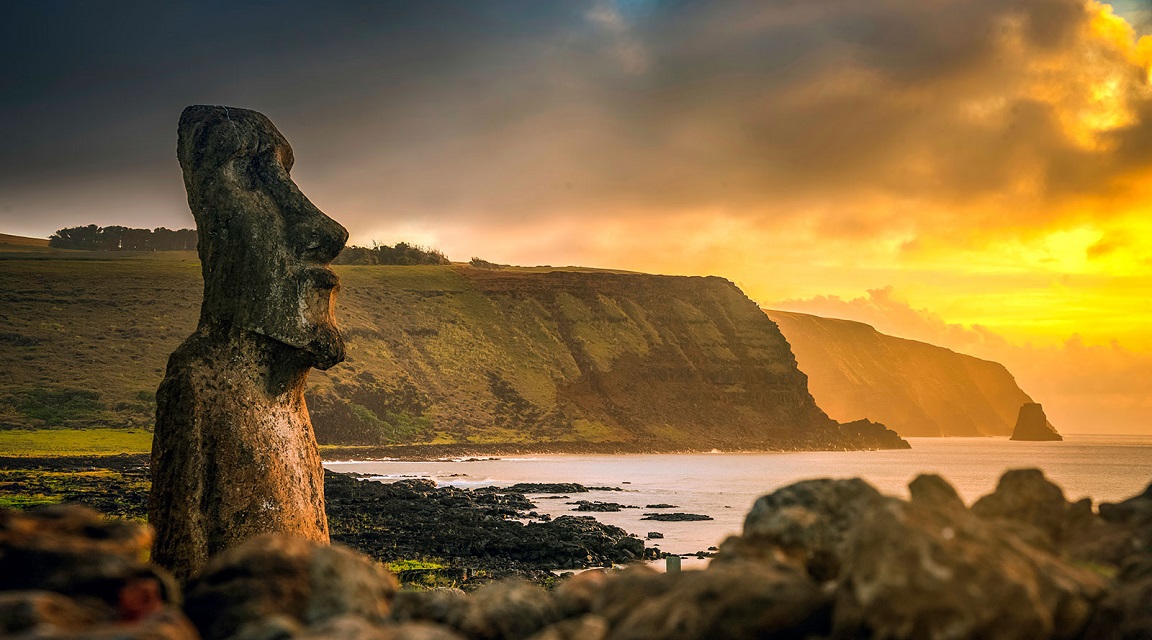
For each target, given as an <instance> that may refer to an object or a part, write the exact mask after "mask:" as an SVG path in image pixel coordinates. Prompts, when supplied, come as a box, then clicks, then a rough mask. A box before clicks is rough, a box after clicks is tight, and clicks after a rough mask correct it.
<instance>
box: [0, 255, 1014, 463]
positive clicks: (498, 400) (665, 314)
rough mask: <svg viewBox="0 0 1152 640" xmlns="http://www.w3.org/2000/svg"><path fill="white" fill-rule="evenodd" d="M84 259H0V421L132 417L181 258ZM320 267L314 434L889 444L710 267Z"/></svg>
mask: <svg viewBox="0 0 1152 640" xmlns="http://www.w3.org/2000/svg"><path fill="white" fill-rule="evenodd" d="M85 255H87V254H85ZM101 258H102V259H85V260H65V259H55V258H48V257H45V258H42V259H35V260H32V259H28V260H25V259H11V258H10V259H0V302H2V303H3V304H2V305H0V308H2V310H3V311H2V312H0V316H2V318H0V319H4V320H5V321H6V322H7V328H6V329H5V330H3V331H0V369H2V370H5V371H16V372H19V374H18V375H14V376H9V377H8V378H0V428H37V427H109V426H121V427H129V426H134V427H147V426H150V425H151V424H152V422H153V420H154V418H155V410H156V405H155V395H154V392H155V390H156V387H157V385H158V384H159V383H160V379H161V378H162V376H163V372H164V363H165V361H166V359H167V357H168V354H169V353H170V352H171V351H172V350H173V349H174V348H175V347H176V346H177V345H178V344H179V343H180V340H181V339H182V338H183V337H184V336H186V335H187V334H188V333H189V332H190V331H192V330H193V328H195V326H196V318H197V312H198V310H199V303H200V296H201V291H202V284H201V281H200V276H199V265H198V263H197V262H195V261H194V258H195V256H194V255H193V254H185V255H172V256H168V255H164V256H156V255H153V256H139V257H136V258H131V259H108V257H105V256H101ZM336 271H337V273H338V274H339V275H340V277H341V280H342V283H343V289H342V290H341V292H340V293H339V294H338V296H337V307H336V313H337V318H338V322H339V324H340V326H341V327H342V329H343V333H344V336H345V340H346V342H347V353H348V358H347V361H346V362H345V363H343V364H341V365H340V366H337V367H334V368H333V369H331V370H330V371H328V372H323V373H321V372H313V373H312V374H311V375H310V377H309V385H308V393H307V398H308V407H309V410H310V412H311V414H312V422H313V425H314V427H315V429H316V433H317V436H318V438H319V439H320V441H321V442H322V443H332V444H392V443H436V444H447V443H471V444H483V443H492V444H502V443H522V444H524V445H527V446H525V447H524V448H525V449H529V448H531V447H532V445H537V444H540V443H545V444H547V443H558V444H561V445H563V444H564V443H574V444H577V445H578V444H579V443H605V446H606V447H607V448H613V447H616V445H619V447H618V448H620V449H651V450H675V449H684V448H694V449H710V448H713V447H715V448H721V449H733V448H747V449H752V448H810V449H811V448H872V447H877V446H899V445H900V441H899V440H898V439H896V438H895V435H894V434H892V433H891V432H887V433H885V432H884V431H883V430H882V429H880V430H878V429H876V428H875V427H873V426H868V425H863V426H861V425H857V426H855V427H849V428H844V429H841V428H840V427H839V426H838V425H837V424H836V423H835V422H834V421H833V420H831V419H830V418H828V417H827V416H826V415H825V414H824V412H823V411H821V410H820V408H818V407H817V404H816V402H815V401H814V400H813V399H812V396H811V395H809V393H808V389H807V381H806V377H805V375H804V374H803V373H801V372H800V371H799V370H798V369H797V367H796V363H795V359H794V358H793V356H792V352H791V350H790V348H789V346H788V343H787V342H786V341H785V340H784V338H783V336H782V335H781V334H780V332H779V330H778V329H777V327H776V326H775V325H774V324H773V323H772V322H771V321H770V320H768V318H767V316H765V315H764V314H763V313H762V312H761V311H760V310H759V309H758V308H757V307H756V305H755V303H753V302H752V301H751V300H749V299H748V298H746V297H745V296H744V294H743V293H741V292H740V291H739V290H738V289H737V288H736V287H735V286H734V285H732V284H731V283H729V282H727V281H725V280H722V279H719V278H686V277H662V276H649V275H641V274H623V273H612V272H605V271H591V270H578V269H566V270H563V271H556V270H550V269H547V270H546V269H506V270H499V271H488V270H477V269H471V268H467V267H460V266H454V267H449V266H429V267H384V266H363V267H356V266H347V267H337V268H336ZM1017 406H1018V405H1017ZM558 448H560V447H558Z"/></svg>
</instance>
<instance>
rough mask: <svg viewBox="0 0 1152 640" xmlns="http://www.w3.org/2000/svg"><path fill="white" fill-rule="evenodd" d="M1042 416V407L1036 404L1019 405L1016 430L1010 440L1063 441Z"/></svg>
mask: <svg viewBox="0 0 1152 640" xmlns="http://www.w3.org/2000/svg"><path fill="white" fill-rule="evenodd" d="M1063 439H1064V438H1063V437H1062V436H1061V435H1060V434H1059V433H1056V429H1055V428H1054V427H1053V426H1052V423H1051V422H1048V416H1046V415H1044V407H1042V406H1040V403H1038V402H1025V403H1024V404H1022V405H1020V415H1019V416H1018V417H1017V418H1016V428H1015V429H1013V430H1012V437H1011V438H1010V440H1033V441H1045V440H1063Z"/></svg>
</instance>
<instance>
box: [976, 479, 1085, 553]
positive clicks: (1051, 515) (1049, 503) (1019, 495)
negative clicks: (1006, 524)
mask: <svg viewBox="0 0 1152 640" xmlns="http://www.w3.org/2000/svg"><path fill="white" fill-rule="evenodd" d="M1070 511H1071V509H1070V505H1069V504H1068V501H1067V500H1065V499H1064V491H1063V490H1062V489H1060V487H1059V486H1057V485H1056V484H1055V483H1053V482H1052V481H1050V480H1048V479H1047V478H1045V477H1044V473H1043V472H1041V471H1040V470H1039V469H1012V470H1010V471H1007V472H1005V473H1004V475H1002V476H1000V482H999V483H998V484H997V485H996V491H995V492H993V493H991V494H989V495H986V496H984V497H983V498H980V499H979V500H977V501H976V503H975V504H973V505H972V513H974V514H976V515H977V516H980V517H981V518H986V519H992V518H996V519H1002V520H1010V521H1016V522H1022V523H1025V524H1029V525H1032V526H1033V527H1036V528H1037V529H1039V530H1041V531H1043V532H1044V533H1045V534H1046V535H1047V536H1048V539H1049V540H1050V541H1051V542H1052V543H1057V542H1060V541H1062V540H1063V539H1064V537H1065V531H1066V530H1067V529H1068V526H1069V525H1068V523H1069V519H1070V518H1069V516H1070Z"/></svg>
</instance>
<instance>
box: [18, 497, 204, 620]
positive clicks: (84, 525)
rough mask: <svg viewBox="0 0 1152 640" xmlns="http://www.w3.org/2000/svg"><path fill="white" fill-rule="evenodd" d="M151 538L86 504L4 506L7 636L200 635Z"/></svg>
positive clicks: (139, 527) (139, 528)
mask: <svg viewBox="0 0 1152 640" xmlns="http://www.w3.org/2000/svg"><path fill="white" fill-rule="evenodd" d="M151 541H152V532H151V530H150V529H149V528H148V526H147V525H142V524H138V523H134V522H127V521H123V520H105V519H104V518H103V517H102V516H101V515H100V514H98V513H96V512H95V511H92V510H91V509H88V508H86V507H80V506H73V505H58V506H52V507H47V508H43V509H39V510H35V511H30V512H19V511H8V510H3V509H0V636H4V637H10V636H16V635H19V634H22V633H33V634H35V637H37V638H129V639H130V638H156V639H163V638H171V639H173V640H176V639H184V638H188V639H191V638H196V632H195V630H194V629H193V628H192V625H191V624H190V623H189V622H188V620H187V619H185V618H184V616H183V614H181V613H180V611H179V610H178V609H177V608H176V606H175V605H176V604H178V602H179V600H180V594H179V588H178V585H176V583H175V581H174V580H173V579H172V577H171V576H170V575H168V574H167V573H166V572H165V571H164V570H163V569H160V568H158V567H154V566H150V565H148V564H147V562H146V559H147V557H148V547H149V545H150V544H151Z"/></svg>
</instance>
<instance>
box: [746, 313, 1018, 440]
mask: <svg viewBox="0 0 1152 640" xmlns="http://www.w3.org/2000/svg"><path fill="white" fill-rule="evenodd" d="M767 313H768V316H769V317H770V318H772V320H773V321H775V322H776V324H777V325H779V327H780V330H781V331H782V332H783V333H784V336H785V337H786V338H788V342H789V343H791V345H792V349H793V351H794V352H795V354H796V359H797V360H798V361H799V363H800V369H801V370H802V371H804V372H805V373H806V374H808V383H809V388H810V389H811V391H812V395H813V396H815V397H816V401H817V403H819V405H820V407H821V408H823V409H824V410H825V411H827V412H828V415H830V416H832V417H833V418H835V419H837V420H842V421H844V420H854V419H857V418H862V417H868V418H871V419H873V420H879V421H880V422H883V423H884V424H885V425H887V426H888V427H889V428H890V429H892V430H894V431H896V432H897V433H899V434H900V435H902V436H905V437H907V436H940V435H944V436H981V435H988V436H1008V435H1011V434H1012V428H1013V426H1014V425H1015V423H1016V416H1017V413H1018V412H1019V411H1020V405H1022V404H1023V403H1025V402H1031V401H1032V400H1031V398H1029V396H1028V394H1026V393H1024V391H1022V390H1021V389H1020V387H1018V386H1017V385H1016V380H1015V379H1014V378H1013V377H1012V374H1011V373H1009V372H1008V370H1007V369H1005V368H1004V366H1003V365H1001V364H999V363H996V362H990V361H987V360H981V359H979V358H974V357H972V356H967V355H963V354H960V353H956V352H954V351H951V350H948V349H944V348H942V347H937V346H934V345H930V344H925V343H923V342H916V341H914V340H905V339H903V338H896V337H893V336H889V335H885V334H882V333H880V332H878V331H876V330H875V329H873V328H872V327H870V326H868V325H866V324H862V323H859V322H851V321H848V320H836V319H831V318H821V317H818V316H811V315H807V314H803V313H790V312H785V311H768V312H767Z"/></svg>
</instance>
